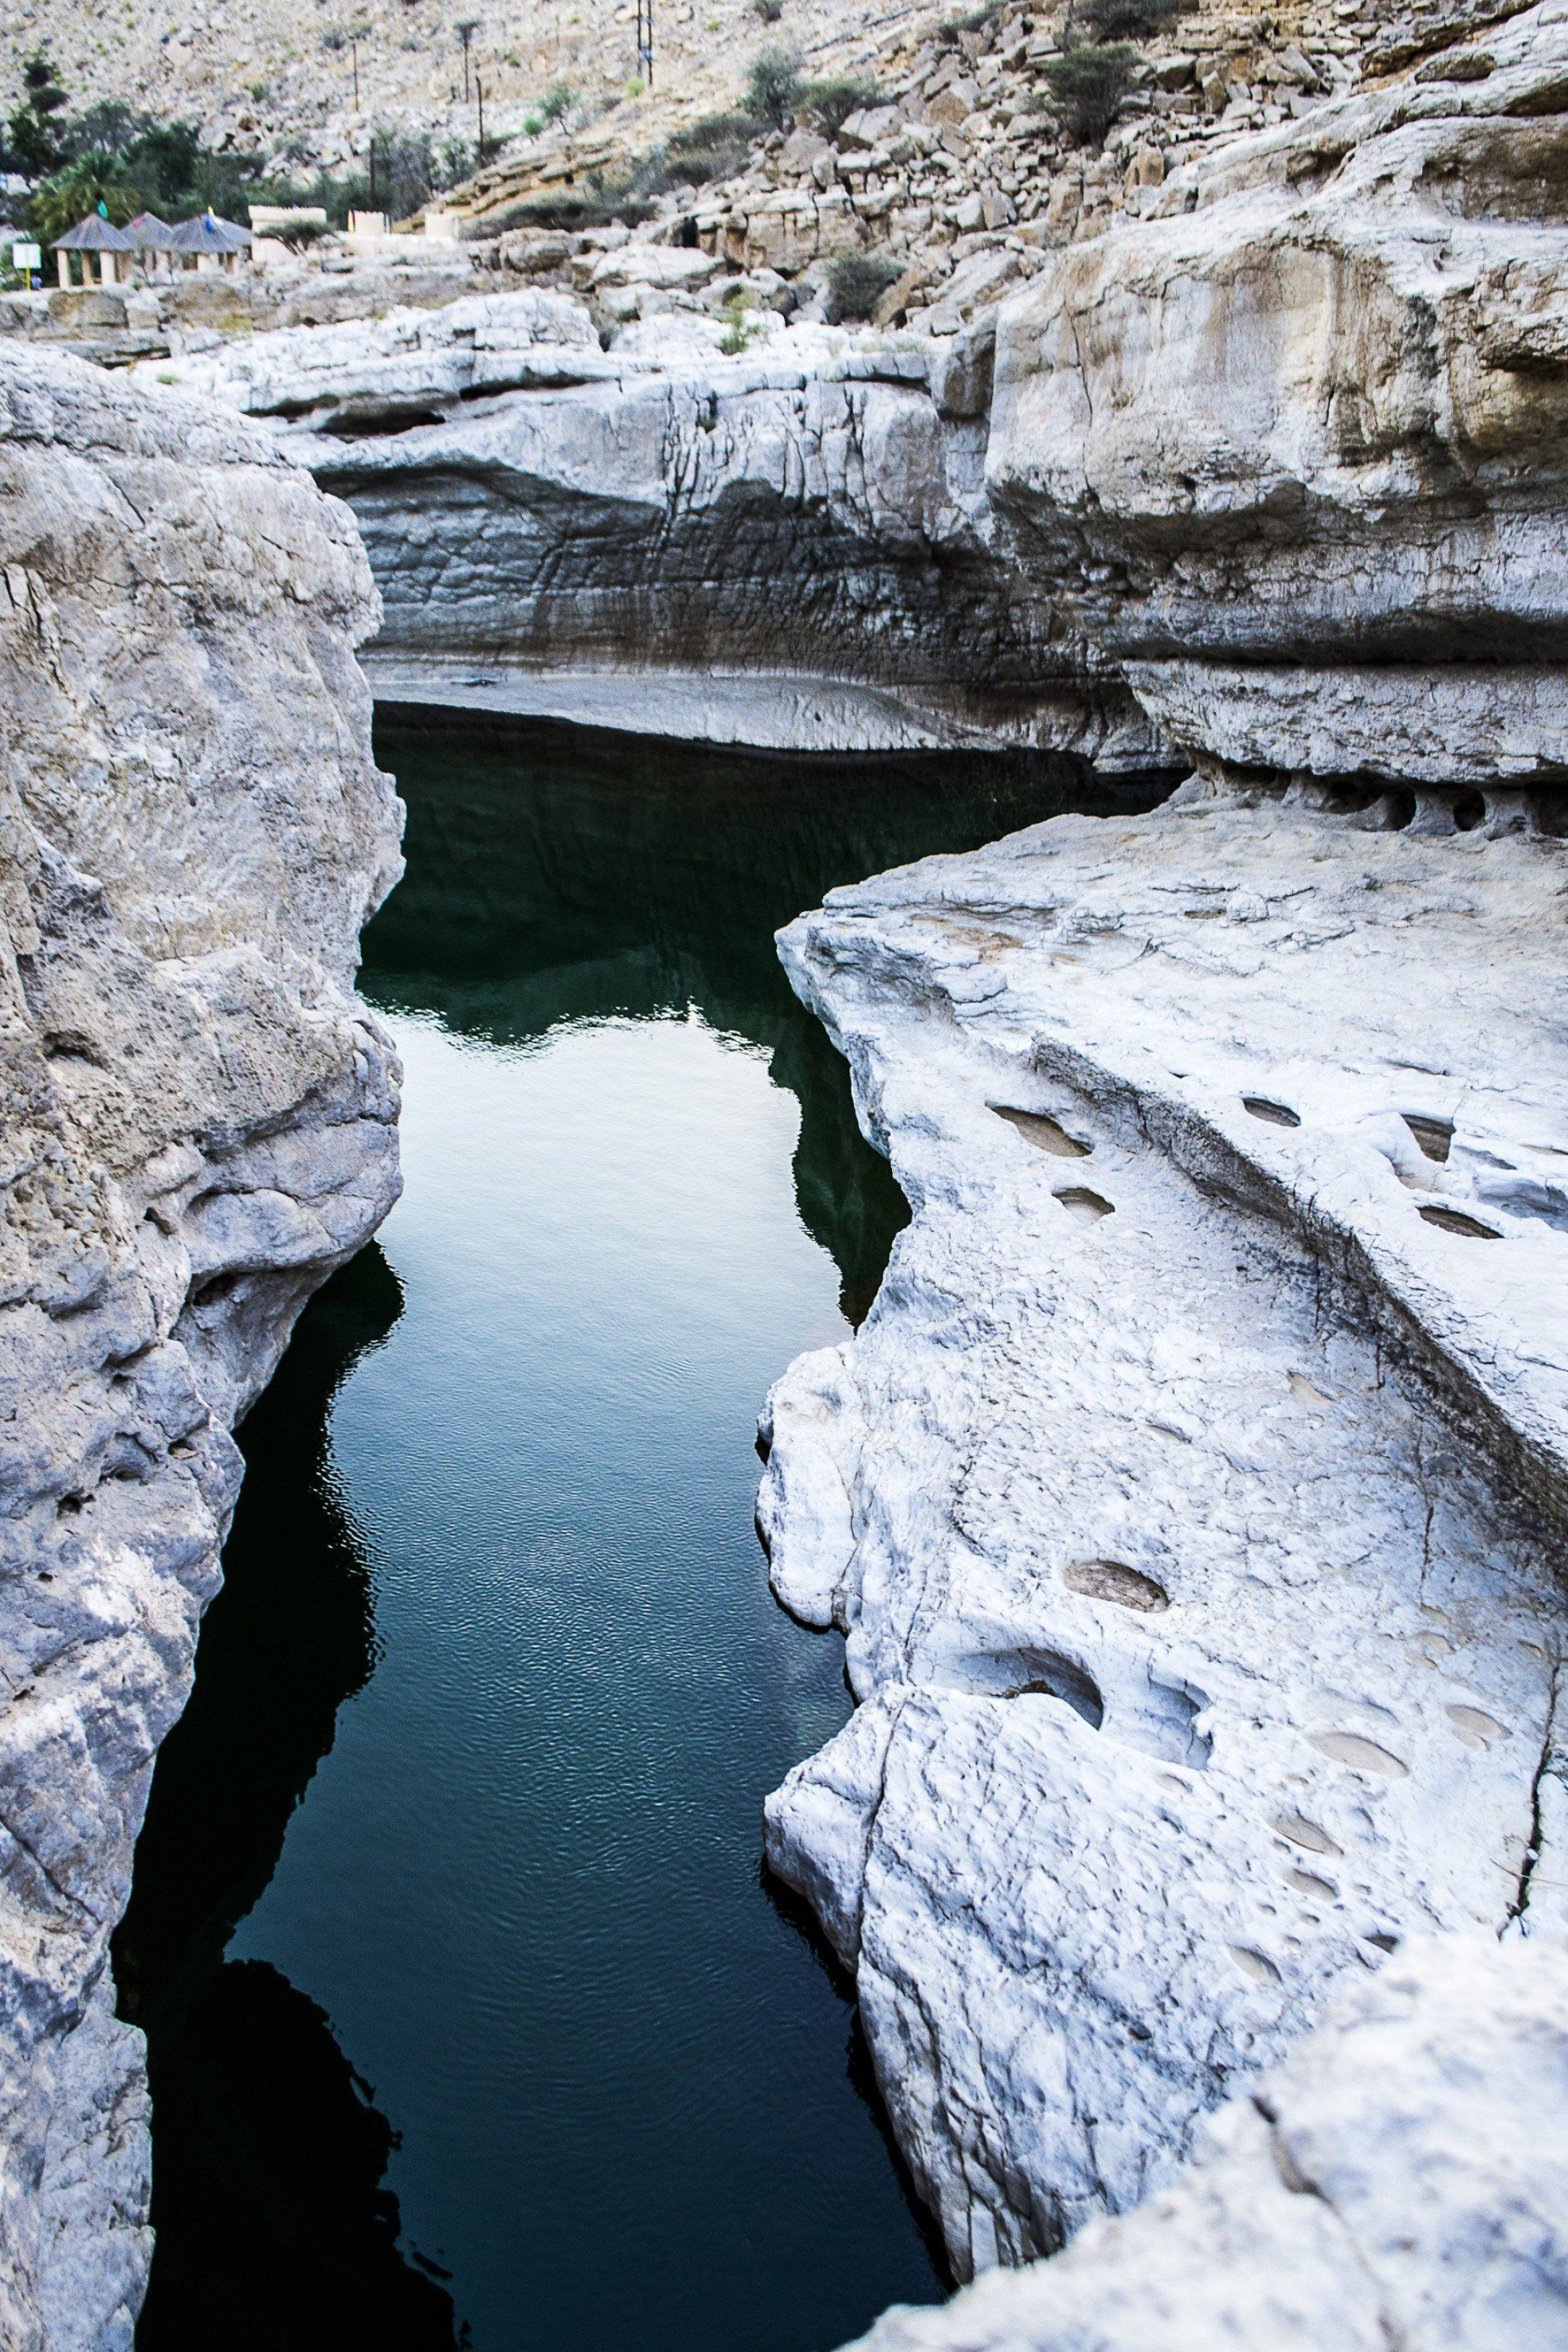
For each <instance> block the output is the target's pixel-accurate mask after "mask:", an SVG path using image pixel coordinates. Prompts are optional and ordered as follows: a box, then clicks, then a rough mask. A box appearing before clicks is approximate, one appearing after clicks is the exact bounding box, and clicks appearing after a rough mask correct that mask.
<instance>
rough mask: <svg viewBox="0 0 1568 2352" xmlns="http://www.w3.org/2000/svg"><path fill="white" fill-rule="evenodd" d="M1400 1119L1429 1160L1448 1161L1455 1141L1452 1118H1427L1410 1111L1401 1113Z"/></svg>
mask: <svg viewBox="0 0 1568 2352" xmlns="http://www.w3.org/2000/svg"><path fill="white" fill-rule="evenodd" d="M1400 1117H1401V1118H1403V1119H1404V1121H1405V1126H1406V1127H1407V1128H1408V1129H1410V1132H1411V1134H1412V1135H1413V1136H1414V1137H1415V1140H1416V1142H1417V1143H1418V1144H1419V1145H1420V1147H1421V1150H1423V1151H1424V1152H1425V1153H1426V1157H1427V1159H1428V1160H1438V1161H1442V1160H1447V1157H1448V1149H1449V1146H1450V1145H1451V1144H1452V1142H1453V1140H1454V1122H1453V1120H1452V1119H1451V1118H1425V1117H1424V1116H1422V1114H1420V1113H1419V1112H1416V1111H1409V1110H1406V1111H1401V1113H1400Z"/></svg>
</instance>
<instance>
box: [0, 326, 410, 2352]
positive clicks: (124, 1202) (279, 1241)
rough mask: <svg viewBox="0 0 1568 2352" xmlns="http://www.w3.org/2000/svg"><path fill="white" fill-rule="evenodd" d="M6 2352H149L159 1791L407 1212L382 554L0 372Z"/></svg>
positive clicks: (215, 418) (2, 2265) (271, 496)
mask: <svg viewBox="0 0 1568 2352" xmlns="http://www.w3.org/2000/svg"><path fill="white" fill-rule="evenodd" d="M0 480H3V481H4V485H5V493H6V495H5V501H4V505H3V507H0V561H3V571H4V596H3V598H0V677H3V680H4V698H5V713H6V717H5V740H4V751H3V767H0V919H3V934H4V959H3V962H0V988H3V992H4V997H5V1082H4V1091H3V1095H0V1137H3V1140H4V1152H3V1159H4V1168H3V1171H0V1183H3V1200H4V1218H5V1222H4V1229H3V1263H4V1270H5V1279H4V1288H3V1292H0V1391H3V1394H4V1412H5V1444H4V1446H3V1447H0V1490H3V1495H4V1509H3V1511H0V1783H3V1792H0V2145H3V2147H4V2150H5V2162H4V2166H3V2168H0V2341H4V2343H5V2346H6V2347H7V2352H126V2347H129V2346H130V2344H131V2341H132V2329H133V2326H134V2322H135V2315H136V2313H137V2311H138V2309H139V2307H140V2305H141V2301H142V2292H143V2289H144V2286H145V2283H146V2273H147V2264H148V2259H149V2255H150V2252H151V2232H150V2231H149V2230H148V2227H147V2214H148V2198H149V2161H150V2153H149V2138H148V2129H147V2095H146V2079H145V2072H144V2067H143V2050H142V2036H141V2034H140V2033H139V2032H134V2031H133V2030H132V2028H130V2027H128V2026H126V2025H123V2024H121V2023H120V2022H119V2021H117V2020H116V2018H115V2015H114V1988H113V1984H112V1981H111V1979H110V1968H109V1939H110V1934H111V1932H112V1930H113V1928H114V1927H115V1925H116V1923H117V1922H118V1920H119V1918H120V1916H121V1913H122V1911H123V1910H124V1907H125V1903H126V1898H127V1895H128V1893H129V1888H130V1877H131V1859H132V1846H133V1844H134V1842H135V1838H136V1833H137V1831H138V1829H139V1828H140V1826H141V1821H142V1811H143V1808H144V1806H145V1803H146V1799H147V1790H148V1782H149V1778H150V1775H151V1772H152V1768H153V1757H154V1754H155V1752H156V1749H157V1748H158V1745H159V1743H160V1741H161V1740H162V1739H163V1737H164V1735H165V1733H166V1732H167V1731H168V1730H169V1728H170V1727H171V1725H172V1724H173V1722H174V1718H175V1717H176V1716H177V1715H178V1713H179V1711H180V1709H181V1707H182V1706H183V1705H184V1700H185V1696H186V1695H187V1692H188V1690H189V1687H190V1678H191V1670H192V1659H193V1654H194V1651H195V1639H196V1631H197V1624H198V1621H199V1619H200V1616H201V1613H202V1611H203V1609H204V1607H205V1604H206V1602H207V1601H209V1600H210V1599H211V1598H212V1596H213V1593H214V1592H215V1591H216V1588H217V1584H218V1551H219V1547H220V1545H221V1543H222V1540H223V1537H224V1534H225V1532H226V1527H227V1523H228V1518H229V1515H230V1512H231V1510H232V1508H233V1505H234V1499H235V1495H236V1492H237V1486H238V1481H239V1457H238V1454H237V1449H236V1447H235V1445H234V1443H233V1441H232V1439H231V1438H230V1436H229V1435H228V1424H229V1423H232V1422H233V1421H234V1420H235V1419H236V1418H237V1414H238V1413H239V1412H241V1411H243V1409H244V1407H245V1406H246V1405H247V1403H248V1402H250V1401H251V1400H252V1399H253V1398H254V1397H255V1396H256V1394H257V1393H258V1391H259V1389H260V1388H261V1387H262V1386H263V1384H264V1383H265V1382H266V1381H267V1380H268V1377H269V1375H270V1373H271V1370H272V1369H273V1367H274V1365H275V1364H276V1362H277V1360H278V1357H279V1354H280V1352H281V1350H282V1348H283V1346H284V1343H285V1341H286V1340H287V1339H288V1336H289V1330H290V1328H291V1327H292V1325H293V1322H294V1319H295V1318H296V1316H297V1315H298V1313H299V1311H300V1307H302V1306H303V1305H304V1303H305V1300H306V1299H307V1298H308V1297H309V1296H310V1292H311V1291H312V1290H313V1289H314V1288H315V1287H316V1286H317V1285H318V1284H319V1283H321V1281H323V1280H324V1279H325V1278H326V1276H327V1275H328V1274H329V1273H331V1270H332V1268H333V1267H334V1266H336V1265H341V1264H342V1262H343V1261H344V1260H345V1259H347V1258H348V1257H350V1256H352V1255H353V1252H354V1251H355V1250H357V1249H358V1248H359V1247H360V1246H361V1244H363V1242H364V1240H365V1239H366V1238H367V1236H368V1235H369V1234H371V1233H372V1232H373V1231H374V1228H375V1226H376V1224H377V1223H379V1222H380V1220H381V1218H382V1217H383V1216H384V1214H385V1213H386V1211H387V1209H388V1208H389V1207H390V1206H391V1204H392V1202H393V1200H394V1199H395V1195H396V1192H397V1185H398V1176H397V1141H396V1126H395V1121H396V1116H397V1091H396V1081H397V1065H396V1061H395V1056H394V1055H393V1053H392V1050H391V1046H390V1043H389V1041H388V1040H387V1038H386V1036H385V1035H384V1033H383V1032H382V1030H381V1029H380V1028H379V1027H378V1026H377V1024H375V1023H374V1020H372V1018H371V1016H370V1015H369V1013H367V1012H366V1011H365V1010H364V1008H363V1006H362V1005H361V1004H360V1003H358V1002H357V1000H356V999H355V997H354V994H353V972H354V968H355V965H356V962H357V960H358V941H359V932H360V927H361V925H362V923H363V921H364V920H365V919H366V918H367V917H368V915H369V914H370V912H371V911H372V910H373V908H374V907H375V906H376V904H377V903H378V902H379V900H380V899H381V898H383V897H384V894H385V892H386V890H387V889H388V888H389V887H391V885H392V883H393V882H394V881H395V878H396V877H397V874H398V873H399V871H400V861H399V856H398V847H397V842H398V807H397V802H396V799H395V795H394V793H393V789H392V783H391V780H390V778H388V777H386V776H384V775H383V774H382V773H381V772H379V771H378V770H377V768H376V766H375V764H374V761H373V759H372V757H371V751H370V709H371V705H370V698H369V695H368V694H367V692H366V691H365V688H364V685H363V680H362V679H361V678H360V677H359V676H358V675H357V672H356V670H355V667H354V663H353V646H354V643H355V641H356V640H357V639H358V638H360V637H362V636H363V635H366V634H367V633H368V631H369V630H370V629H371V628H372V627H374V621H375V616H376V602H375V594H374V588H373V587H372V584H371V580H370V575H369V572H368V570H367V568H366V565H365V562H364V557H363V551H362V550H361V548H360V546H359V544H358V542H357V540H356V537H355V534H354V530H353V522H352V520H351V518H350V517H349V516H348V515H347V514H346V513H345V511H344V510H343V509H342V508H341V507H338V506H335V505H333V504H332V503H331V501H330V500H327V499H323V498H322V497H321V494H320V493H319V492H318V491H317V490H316V488H314V486H313V485H312V484H311V482H310V479H309V478H308V477H306V476H305V475H303V474H301V473H300V471H299V470H298V469H297V468H296V467H292V466H290V465H289V464H288V463H287V462H285V461H284V460H283V459H282V458H281V457H279V454H278V452H277V450H276V448H275V447H274V446H273V444H272V441H271V439H270V437H269V436H267V435H265V434H263V433H260V432H258V431H257V430H256V428H254V427H253V426H251V425H246V424H244V423H243V422H241V421H240V420H239V419H237V418H236V417H235V416H234V415H232V413H228V412H226V411H224V410H222V409H220V408H218V407H216V406H215V405H212V404H207V403H198V402H195V401H192V400H189V399H181V400H179V401H177V402H168V401H164V402H161V403H160V402H154V401H152V400H149V399H148V398H147V397H146V396H145V395H144V394H142V393H139V392H136V391H133V390H132V389H130V388H128V387H127V386H126V385H125V384H124V383H122V382H121V383H115V382H113V381H112V380H110V379H109V378H108V377H106V376H104V375H102V374H101V373H99V372H98V371H97V370H96V369H94V368H92V367H89V366H88V365H86V364H85V363H84V362H80V361H78V360H74V359H68V358H63V357H53V356H49V355H47V354H44V353H33V354H29V353H26V352H16V351H15V350H7V351H6V352H4V353H0Z"/></svg>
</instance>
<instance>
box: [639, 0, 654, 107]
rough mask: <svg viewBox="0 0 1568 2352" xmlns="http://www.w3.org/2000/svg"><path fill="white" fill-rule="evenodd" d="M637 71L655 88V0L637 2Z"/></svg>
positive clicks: (648, 85)
mask: <svg viewBox="0 0 1568 2352" xmlns="http://www.w3.org/2000/svg"><path fill="white" fill-rule="evenodd" d="M637 71H638V72H639V73H640V74H641V76H642V78H643V79H644V81H645V82H646V83H647V87H648V88H649V89H652V88H653V0H637Z"/></svg>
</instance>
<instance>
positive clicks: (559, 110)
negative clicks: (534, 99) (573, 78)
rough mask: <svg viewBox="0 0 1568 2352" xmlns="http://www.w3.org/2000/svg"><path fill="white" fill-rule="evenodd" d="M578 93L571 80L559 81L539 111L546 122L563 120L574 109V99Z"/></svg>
mask: <svg viewBox="0 0 1568 2352" xmlns="http://www.w3.org/2000/svg"><path fill="white" fill-rule="evenodd" d="M576 95H577V93H576V91H575V90H574V89H573V87H572V85H571V83H570V82H569V81H558V82H557V83H556V85H555V87H554V89H552V91H551V93H550V95H549V97H548V98H547V99H546V100H544V102H543V104H542V106H541V107H540V110H539V111H540V112H541V114H542V115H543V117H544V120H545V121H546V122H562V121H564V120H565V118H566V116H567V115H569V114H570V113H571V111H572V101H573V100H574V98H575V97H576Z"/></svg>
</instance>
